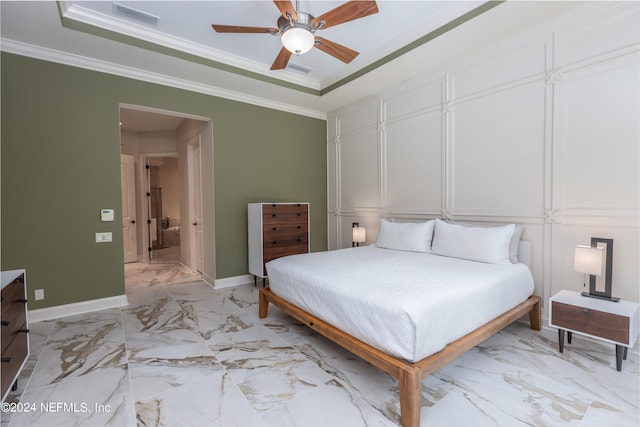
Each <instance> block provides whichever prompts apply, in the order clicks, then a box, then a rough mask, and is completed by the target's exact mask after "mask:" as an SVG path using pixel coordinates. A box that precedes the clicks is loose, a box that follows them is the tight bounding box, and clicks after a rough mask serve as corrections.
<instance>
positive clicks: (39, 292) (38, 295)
mask: <svg viewBox="0 0 640 427" xmlns="http://www.w3.org/2000/svg"><path fill="white" fill-rule="evenodd" d="M35 294H36V301H39V300H41V299H44V289H36V290H35Z"/></svg>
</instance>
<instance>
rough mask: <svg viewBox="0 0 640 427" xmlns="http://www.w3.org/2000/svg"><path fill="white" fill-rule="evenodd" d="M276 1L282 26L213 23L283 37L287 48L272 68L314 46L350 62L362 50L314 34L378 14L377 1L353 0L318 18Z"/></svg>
mask: <svg viewBox="0 0 640 427" xmlns="http://www.w3.org/2000/svg"><path fill="white" fill-rule="evenodd" d="M273 2H274V3H275V5H276V7H277V8H278V10H279V11H280V13H282V16H280V18H278V23H277V25H278V28H270V27H245V26H241V25H218V24H213V25H212V27H213V29H214V30H215V31H216V32H217V33H266V34H271V35H276V36H278V35H279V36H281V40H282V46H283V47H282V49H281V50H280V53H278V56H277V57H276V59H275V61H274V62H273V65H271V69H272V70H281V69H283V68H286V66H287V64H288V63H289V59H290V58H291V55H292V54H294V53H295V54H296V55H301V54H303V53H306V52H308V51H309V50H310V49H311V48H312V47H314V46H315V47H317V48H318V49H320V50H321V51H323V52H324V53H327V54H329V55H331V56H333V57H334V58H336V59H339V60H340V61H342V62H345V63H347V64H348V63H349V62H351V61H353V59H354V58H355V57H356V56H358V52H356V51H355V50H352V49H349V48H348V47H346V46H342V45H341V44H338V43H336V42H332V41H330V40H327V39H325V38H323V37H318V36H314V33H315V32H316V31H318V30H322V29H325V28H329V27H333V26H335V25H339V24H343V23H345V22H349V21H353V20H355V19H359V18H364V17H365V16H369V15H373V14H375V13H378V5H377V4H376V2H375V0H349V1H348V2H347V3H344V4H342V5H340V6H338V7H336V8H334V9H331V10H330V11H328V12H326V13H324V14H322V15H320V16H319V17H317V18H316V17H314V16H313V15H310V14H308V13H305V12H302V11H300V10H298V8H297V7H295V8H294V7H293V4H292V3H291V1H290V0H282V1H280V0H273ZM296 3H297V2H296Z"/></svg>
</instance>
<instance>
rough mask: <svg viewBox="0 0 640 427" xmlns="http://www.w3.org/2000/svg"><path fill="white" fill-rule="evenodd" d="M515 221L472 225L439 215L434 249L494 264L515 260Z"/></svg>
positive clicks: (432, 247)
mask: <svg viewBox="0 0 640 427" xmlns="http://www.w3.org/2000/svg"><path fill="white" fill-rule="evenodd" d="M514 231H515V224H509V225H504V226H501V227H490V228H487V227H469V226H464V225H458V224H449V223H447V222H444V221H442V220H439V219H436V223H435V231H434V234H433V244H432V246H431V252H432V253H434V254H436V255H444V256H449V257H455V258H462V259H469V260H473V261H480V262H486V263H491V264H511V261H510V260H509V246H510V243H511V237H512V236H513V233H514Z"/></svg>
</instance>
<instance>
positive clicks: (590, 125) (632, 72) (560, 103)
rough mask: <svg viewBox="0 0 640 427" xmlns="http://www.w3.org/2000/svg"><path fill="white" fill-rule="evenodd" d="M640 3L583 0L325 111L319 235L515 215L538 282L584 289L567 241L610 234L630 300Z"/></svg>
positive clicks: (638, 179) (552, 288) (337, 241)
mask: <svg viewBox="0 0 640 427" xmlns="http://www.w3.org/2000/svg"><path fill="white" fill-rule="evenodd" d="M639 17H640V5H639V4H638V3H636V2H625V3H606V2H600V3H594V4H591V5H588V6H586V7H585V8H583V9H580V10H579V11H578V12H573V14H572V15H571V16H564V17H559V18H557V20H556V21H554V22H549V23H547V24H546V25H545V26H543V27H538V28H537V29H534V30H530V31H528V32H527V33H526V34H522V35H520V36H518V37H517V38H514V39H512V40H504V41H503V42H501V43H500V44H499V45H495V46H492V47H491V48H489V49H486V50H483V51H481V52H477V53H475V54H473V55H470V56H467V57H464V58H460V59H458V60H456V61H455V62H453V63H449V64H447V65H445V66H441V67H439V68H437V69H435V70H433V71H432V72H429V73H428V74H425V75H422V76H419V77H418V78H415V79H413V80H411V81H408V82H405V83H403V84H401V85H398V86H396V87H393V88H392V89H389V90H385V91H383V92H380V93H377V94H375V95H372V96H370V97H368V98H366V99H363V100H361V101H359V102H357V103H354V104H351V105H348V106H346V107H344V108H341V109H339V110H336V111H334V112H332V113H331V114H330V115H329V121H328V142H327V150H328V156H327V158H328V187H329V189H328V193H329V201H328V209H329V211H328V219H329V221H328V224H329V248H330V249H337V248H342V247H348V246H350V245H351V223H352V222H359V223H360V224H361V225H362V226H364V227H366V228H367V241H368V243H372V242H374V241H375V238H376V235H377V228H378V223H379V220H380V218H381V217H385V218H399V219H409V220H415V219H429V218H434V217H439V218H445V219H453V220H462V221H471V222H482V223H505V222H517V223H522V224H524V225H525V233H524V238H525V239H527V240H531V241H532V242H533V244H534V278H535V281H536V290H535V293H536V294H538V295H540V296H542V297H543V301H545V305H546V300H547V299H548V297H550V296H551V295H552V294H553V293H555V292H557V291H559V290H561V289H572V290H582V284H583V277H582V276H581V275H580V274H578V273H576V272H574V271H573V248H574V247H575V245H577V244H589V241H590V238H591V237H603V238H613V239H614V267H613V270H614V271H613V291H614V294H615V295H616V296H619V297H622V298H623V299H627V300H631V301H638V300H639V288H640V282H639V280H640V274H639V273H640V271H639V267H638V264H639V261H640V255H639V254H640V252H639V237H640V230H639V220H638V216H639V212H640V209H639V206H640V203H639V198H640V172H639V169H640V168H639V164H640V149H639V147H640V134H639V129H640V107H639V97H640V65H639V58H640V54H639V52H640V48H639V47H640V40H639V37H640V36H639V34H640V32H639V31H638V28H640V22H639V21H640V19H639Z"/></svg>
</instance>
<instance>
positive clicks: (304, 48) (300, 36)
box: [282, 27, 316, 55]
mask: <svg viewBox="0 0 640 427" xmlns="http://www.w3.org/2000/svg"><path fill="white" fill-rule="evenodd" d="M315 42H316V39H315V37H313V34H311V31H309V30H307V29H306V28H302V27H292V28H289V29H288V30H286V31H285V32H284V34H282V46H284V47H285V48H286V49H287V50H288V51H289V52H291V53H295V54H296V55H301V54H303V53H307V52H309V50H311V48H312V47H313V45H314V44H315Z"/></svg>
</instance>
